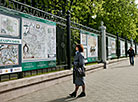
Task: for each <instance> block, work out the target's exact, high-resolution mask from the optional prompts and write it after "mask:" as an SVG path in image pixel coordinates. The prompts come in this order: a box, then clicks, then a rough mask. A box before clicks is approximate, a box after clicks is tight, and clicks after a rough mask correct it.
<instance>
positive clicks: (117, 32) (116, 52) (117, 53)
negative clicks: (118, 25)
mask: <svg viewBox="0 0 138 102" xmlns="http://www.w3.org/2000/svg"><path fill="white" fill-rule="evenodd" d="M116 36H117V52H116V54H117V58H118V59H119V35H118V32H117V34H116Z"/></svg>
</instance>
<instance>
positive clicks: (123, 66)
mask: <svg viewBox="0 0 138 102" xmlns="http://www.w3.org/2000/svg"><path fill="white" fill-rule="evenodd" d="M128 67H132V65H122V66H115V67H112V68H111V69H114V68H128Z"/></svg>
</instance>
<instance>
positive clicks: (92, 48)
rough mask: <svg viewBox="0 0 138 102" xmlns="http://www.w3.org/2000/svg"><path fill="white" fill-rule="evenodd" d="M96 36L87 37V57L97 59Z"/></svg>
mask: <svg viewBox="0 0 138 102" xmlns="http://www.w3.org/2000/svg"><path fill="white" fill-rule="evenodd" d="M97 40H98V39H97V36H91V35H88V57H98V41H97Z"/></svg>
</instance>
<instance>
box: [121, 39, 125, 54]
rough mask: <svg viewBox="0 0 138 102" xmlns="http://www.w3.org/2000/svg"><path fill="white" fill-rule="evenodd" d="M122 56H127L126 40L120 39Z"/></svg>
mask: <svg viewBox="0 0 138 102" xmlns="http://www.w3.org/2000/svg"><path fill="white" fill-rule="evenodd" d="M120 56H121V57H123V56H125V41H122V40H120Z"/></svg>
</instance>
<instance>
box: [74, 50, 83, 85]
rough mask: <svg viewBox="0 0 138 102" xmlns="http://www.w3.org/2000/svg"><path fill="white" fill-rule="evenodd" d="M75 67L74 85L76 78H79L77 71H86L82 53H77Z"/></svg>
mask: <svg viewBox="0 0 138 102" xmlns="http://www.w3.org/2000/svg"><path fill="white" fill-rule="evenodd" d="M73 65H74V68H73V83H74V81H75V77H76V76H77V75H76V70H75V69H76V68H83V70H85V69H84V56H83V55H82V54H81V53H80V52H77V54H76V55H75V57H74V62H73ZM80 77H81V76H80Z"/></svg>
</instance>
